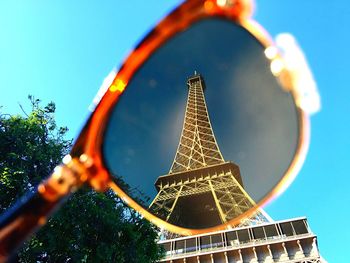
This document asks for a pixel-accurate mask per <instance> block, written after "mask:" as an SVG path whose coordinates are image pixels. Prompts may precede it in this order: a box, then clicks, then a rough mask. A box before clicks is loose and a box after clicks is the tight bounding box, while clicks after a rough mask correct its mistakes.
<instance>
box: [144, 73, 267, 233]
mask: <svg viewBox="0 0 350 263" xmlns="http://www.w3.org/2000/svg"><path fill="white" fill-rule="evenodd" d="M187 86H188V90H189V91H188V98H187V106H186V112H185V117H184V123H183V129H182V134H181V138H180V142H179V145H178V148H177V151H176V154H175V158H174V161H173V164H172V166H171V168H170V171H169V173H168V174H167V175H164V176H160V177H159V178H158V179H157V181H156V183H155V186H156V188H157V191H158V194H157V196H156V197H155V198H154V200H153V202H152V203H151V205H150V210H151V211H152V212H153V213H154V214H156V215H157V216H158V217H160V218H162V219H163V220H165V221H167V222H169V223H172V224H175V225H178V226H183V227H186V228H207V227H213V226H216V225H220V224H223V223H226V222H228V221H230V220H231V219H234V218H236V217H238V216H239V215H241V214H242V213H244V212H246V211H248V210H249V209H250V208H252V207H254V206H255V202H254V200H253V199H252V198H251V197H250V196H249V195H248V193H247V192H246V191H245V190H244V186H243V182H242V178H241V175H240V170H239V167H238V165H236V164H235V163H233V162H227V161H225V160H224V158H223V156H222V154H221V152H220V150H219V146H218V144H217V142H216V139H215V136H214V132H213V129H212V125H211V123H210V119H209V114H208V109H207V106H206V101H205V97H204V90H205V82H204V79H203V77H202V76H201V75H200V74H197V73H196V72H195V74H194V75H193V76H191V77H190V78H188V80H187ZM269 221H270V219H269V217H268V216H267V215H266V214H265V213H264V212H263V211H262V210H257V212H255V214H254V215H252V216H251V217H250V218H249V219H245V220H244V221H242V222H241V223H240V225H251V224H258V223H263V222H269Z"/></svg>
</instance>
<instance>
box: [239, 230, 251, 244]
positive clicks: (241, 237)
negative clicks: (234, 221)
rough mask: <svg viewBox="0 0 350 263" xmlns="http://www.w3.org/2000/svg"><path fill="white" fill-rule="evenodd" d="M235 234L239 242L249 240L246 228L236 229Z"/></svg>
mask: <svg viewBox="0 0 350 263" xmlns="http://www.w3.org/2000/svg"><path fill="white" fill-rule="evenodd" d="M237 235H238V239H239V242H240V243H247V242H249V241H250V237H249V232H248V229H242V230H238V231H237Z"/></svg>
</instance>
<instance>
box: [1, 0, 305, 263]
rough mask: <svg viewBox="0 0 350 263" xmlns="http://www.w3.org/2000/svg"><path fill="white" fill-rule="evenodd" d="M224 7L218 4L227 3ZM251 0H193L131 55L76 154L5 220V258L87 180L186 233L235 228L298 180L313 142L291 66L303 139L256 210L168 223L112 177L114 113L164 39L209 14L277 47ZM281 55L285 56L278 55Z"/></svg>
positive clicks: (282, 77)
mask: <svg viewBox="0 0 350 263" xmlns="http://www.w3.org/2000/svg"><path fill="white" fill-rule="evenodd" d="M222 2H223V4H221V5H218V3H222ZM252 7H253V4H252V1H250V0H231V1H230V0H227V1H226V2H225V1H215V0H188V1H186V2H184V3H183V4H181V5H180V6H179V7H178V8H176V9H175V10H174V11H173V12H171V13H170V14H169V15H168V16H167V17H165V18H164V19H163V20H162V21H161V22H160V23H159V24H158V25H157V26H156V27H155V28H154V29H153V30H152V31H151V32H150V33H149V34H148V35H147V36H146V37H145V38H144V39H143V40H142V41H141V42H140V44H139V45H138V46H137V47H136V48H135V49H134V51H132V53H131V54H130V55H129V56H128V58H127V59H126V61H125V62H124V64H123V65H122V67H121V68H120V70H119V72H118V73H117V75H116V77H115V79H114V81H113V83H112V84H111V85H110V87H109V89H108V90H107V92H106V93H105V95H104V96H103V98H102V100H101V102H100V103H99V104H98V106H97V108H96V109H95V111H94V113H93V114H92V115H91V116H90V118H89V120H88V122H87V123H86V125H85V127H84V128H83V130H82V132H81V134H80V135H79V137H78V139H77V141H76V143H75V145H74V147H73V149H72V152H71V158H72V159H69V158H68V159H69V160H68V161H67V160H66V162H64V163H65V164H63V165H61V166H60V167H59V168H60V169H56V170H55V172H54V173H53V175H51V177H49V178H48V179H47V180H46V181H44V182H43V183H41V184H40V185H39V186H38V189H37V192H36V193H34V194H32V195H30V196H27V198H26V199H23V200H24V201H23V200H22V201H21V202H19V203H18V204H17V206H16V207H14V208H13V209H10V211H9V212H7V213H6V214H5V215H4V216H2V217H1V218H0V262H2V261H4V260H6V258H7V257H8V255H9V254H10V253H11V252H12V251H13V250H14V249H15V248H16V247H17V246H18V245H19V244H20V243H21V242H23V240H24V239H25V238H26V236H27V235H28V234H30V233H31V232H32V231H33V230H34V229H35V228H37V227H39V226H40V225H42V224H44V223H45V220H46V218H47V216H48V215H49V214H50V212H51V211H52V210H53V209H54V208H57V206H58V204H59V203H61V201H62V200H64V197H66V196H67V195H69V193H71V191H72V190H74V189H75V188H77V187H79V185H81V184H82V183H84V182H88V183H89V184H90V185H91V186H92V187H93V188H94V189H96V190H99V191H103V190H106V189H108V188H109V187H110V188H112V189H113V190H114V191H115V192H116V193H117V194H118V196H119V197H120V198H122V199H123V200H124V201H125V202H126V203H128V205H130V206H131V207H132V208H134V209H135V210H137V211H138V212H139V213H140V214H141V215H142V216H144V217H145V218H147V219H148V220H150V221H151V222H153V223H154V224H156V225H157V226H159V227H160V228H162V229H166V230H168V231H171V232H175V233H178V234H181V235H191V234H201V233H206V232H210V231H217V230H221V229H225V228H230V227H232V226H235V225H236V224H237V223H238V222H239V221H240V220H241V219H243V218H246V217H247V216H249V215H251V214H252V213H253V212H254V211H255V209H256V208H257V207H261V206H263V205H264V204H266V203H267V202H268V201H270V200H271V199H272V198H274V197H275V196H277V195H278V194H280V193H281V192H282V191H283V190H284V189H285V188H286V187H287V186H288V185H289V184H290V183H291V182H292V180H293V179H294V177H295V175H296V174H297V172H298V170H299V169H300V167H301V164H302V163H303V161H304V159H305V155H306V152H307V148H308V145H309V118H308V115H307V113H306V112H304V111H303V110H302V109H301V108H300V107H299V106H298V103H297V102H298V100H299V98H300V96H301V95H299V94H298V93H297V90H296V89H295V88H294V87H293V81H292V80H293V73H291V72H289V71H288V70H287V69H284V70H282V71H281V72H279V73H278V74H277V78H278V79H279V81H280V82H281V84H282V86H283V88H284V89H286V90H288V91H289V92H290V93H291V94H292V95H293V98H294V101H295V105H296V108H297V109H298V120H299V141H298V146H297V150H296V153H295V156H294V159H293V160H292V162H291V164H290V167H289V168H288V170H287V171H286V173H285V175H284V176H283V177H282V179H281V180H280V182H279V183H278V184H277V185H276V186H275V187H274V189H273V190H272V191H271V192H270V193H269V194H268V195H267V196H265V197H264V198H263V199H262V200H261V201H260V202H259V203H258V204H257V206H256V207H255V208H252V209H250V210H249V211H247V212H246V213H244V214H242V215H241V216H240V217H238V218H236V219H233V220H231V221H230V222H227V223H225V224H222V225H219V226H216V227H211V228H206V229H187V228H182V227H178V226H175V225H172V224H169V223H167V222H165V221H164V220H162V219H160V218H158V217H156V216H155V215H153V214H151V213H150V212H148V211H147V210H145V209H144V208H143V207H142V206H140V205H139V204H138V203H137V202H135V201H134V200H133V199H131V198H130V197H129V196H128V195H127V194H126V193H125V192H124V191H123V190H122V189H121V188H120V187H118V185H116V184H115V183H114V182H113V181H112V178H111V177H110V175H109V172H108V170H107V168H106V166H105V164H104V160H103V156H102V143H103V138H104V132H105V129H106V125H107V122H108V119H109V116H110V114H111V112H112V110H113V108H114V105H115V104H116V103H117V102H118V99H119V96H120V95H121V94H122V93H123V91H124V89H125V88H127V84H128V82H129V81H130V80H131V79H132V77H133V75H134V73H135V72H136V71H137V70H138V69H139V68H140V67H141V66H142V64H143V63H144V62H145V61H146V60H147V59H148V58H149V56H150V55H152V54H153V53H154V52H155V51H156V50H157V49H158V48H159V47H160V46H161V45H162V44H163V43H165V42H166V41H167V40H168V39H169V38H171V37H173V36H174V35H176V34H177V33H179V32H181V31H183V30H185V29H186V28H188V27H190V26H191V25H192V24H193V23H195V22H197V21H199V20H201V19H205V18H209V17H221V18H225V19H228V20H231V21H232V23H237V24H239V25H241V26H242V27H244V28H245V29H246V30H248V31H249V32H250V33H251V34H252V35H253V36H254V37H256V39H257V40H258V41H259V42H260V43H261V44H262V45H263V46H264V47H266V48H267V47H271V46H274V45H273V43H272V41H271V39H270V38H269V36H268V34H267V33H266V32H265V31H264V30H263V29H262V28H261V27H260V26H259V25H258V24H257V23H256V22H254V21H252V20H250V19H249V17H250V15H251V13H252ZM277 58H278V59H283V58H282V57H280V56H279V55H278V54H277Z"/></svg>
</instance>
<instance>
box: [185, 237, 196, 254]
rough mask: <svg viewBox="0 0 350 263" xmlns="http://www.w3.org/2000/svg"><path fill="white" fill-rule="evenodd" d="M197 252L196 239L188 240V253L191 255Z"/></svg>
mask: <svg viewBox="0 0 350 263" xmlns="http://www.w3.org/2000/svg"><path fill="white" fill-rule="evenodd" d="M196 250H197V247H196V239H195V238H190V239H186V253H190V252H193V251H196Z"/></svg>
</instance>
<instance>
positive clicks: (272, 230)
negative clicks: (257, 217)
mask: <svg viewBox="0 0 350 263" xmlns="http://www.w3.org/2000/svg"><path fill="white" fill-rule="evenodd" d="M264 230H265V233H266V237H267V238H268V239H271V238H273V237H278V236H279V235H278V232H277V228H276V225H275V224H273V225H268V226H264Z"/></svg>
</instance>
